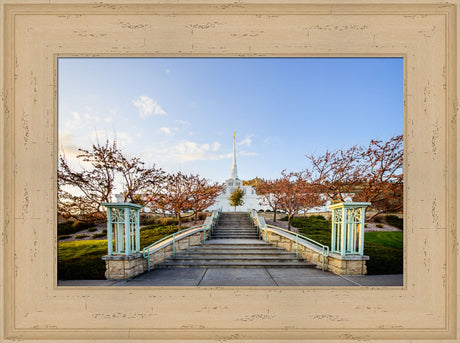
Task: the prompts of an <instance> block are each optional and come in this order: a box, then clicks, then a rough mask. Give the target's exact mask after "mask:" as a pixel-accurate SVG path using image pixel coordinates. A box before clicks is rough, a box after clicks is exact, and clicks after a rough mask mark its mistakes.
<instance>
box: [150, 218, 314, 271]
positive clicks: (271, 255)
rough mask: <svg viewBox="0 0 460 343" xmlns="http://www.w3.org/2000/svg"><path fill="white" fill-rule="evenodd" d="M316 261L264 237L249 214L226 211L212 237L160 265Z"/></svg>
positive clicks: (292, 265)
mask: <svg viewBox="0 0 460 343" xmlns="http://www.w3.org/2000/svg"><path fill="white" fill-rule="evenodd" d="M314 266H315V264H313V263H308V262H305V261H304V260H303V259H300V258H297V257H296V256H295V253H291V252H287V251H286V250H284V249H282V248H277V247H274V246H272V245H271V244H268V243H265V242H264V241H263V240H260V239H259V237H258V234H257V229H256V228H255V227H254V226H253V225H252V223H251V219H250V218H249V215H248V214H246V213H238V212H237V213H232V212H229V213H222V215H221V217H220V218H219V223H218V225H217V226H216V227H215V228H214V230H213V233H212V236H211V239H208V240H207V241H206V242H205V243H204V244H200V245H195V246H191V247H189V248H188V249H187V250H185V251H183V252H178V253H176V256H175V258H169V259H166V260H165V261H164V262H162V263H160V264H159V265H157V267H158V268H191V267H194V268H261V267H262V268H263V267H265V268H306V267H314Z"/></svg>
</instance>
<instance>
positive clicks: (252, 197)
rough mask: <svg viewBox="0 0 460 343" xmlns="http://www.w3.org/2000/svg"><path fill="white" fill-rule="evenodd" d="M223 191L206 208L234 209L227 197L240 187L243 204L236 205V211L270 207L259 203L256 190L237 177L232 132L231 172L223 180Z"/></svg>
mask: <svg viewBox="0 0 460 343" xmlns="http://www.w3.org/2000/svg"><path fill="white" fill-rule="evenodd" d="M225 186H226V187H225V191H224V192H223V193H222V194H220V195H219V196H218V197H217V199H216V202H215V203H214V205H213V206H211V207H209V208H208V210H209V211H212V210H217V209H219V208H222V211H224V212H232V211H234V210H235V208H234V207H232V206H230V204H229V200H228V198H229V197H230V195H231V194H232V192H233V191H234V190H235V189H237V188H238V187H240V189H242V190H243V192H244V197H243V201H244V203H243V205H242V206H237V207H236V211H237V212H242V211H247V210H248V209H251V210H252V209H255V210H260V209H262V210H267V209H270V207H268V206H264V205H260V202H261V197H259V196H258V195H257V194H256V190H255V189H254V188H253V187H252V186H243V181H242V180H240V179H239V178H238V170H237V166H236V152H235V133H233V163H232V174H231V176H230V179H228V180H226V181H225Z"/></svg>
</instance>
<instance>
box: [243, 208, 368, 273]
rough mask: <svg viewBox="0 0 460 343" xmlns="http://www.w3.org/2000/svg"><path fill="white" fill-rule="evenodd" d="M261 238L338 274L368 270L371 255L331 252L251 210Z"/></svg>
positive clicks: (325, 246)
mask: <svg viewBox="0 0 460 343" xmlns="http://www.w3.org/2000/svg"><path fill="white" fill-rule="evenodd" d="M249 215H250V217H251V218H252V220H253V222H254V225H255V226H256V227H257V229H258V232H259V235H260V237H261V239H263V240H265V241H266V242H267V243H270V244H273V245H275V246H277V247H282V248H284V249H286V250H287V251H290V252H295V253H296V256H297V257H301V258H304V259H305V260H306V261H308V262H311V263H315V264H316V265H317V267H318V268H321V269H322V270H325V271H330V272H332V273H334V274H337V275H364V274H366V272H367V269H366V262H365V261H366V260H368V259H369V256H365V255H364V256H361V255H345V256H342V255H340V254H336V253H330V251H329V247H328V246H327V245H323V244H321V243H319V242H316V241H314V240H312V239H310V238H309V237H306V236H304V235H300V234H298V233H295V232H291V231H288V230H284V229H282V228H279V227H276V226H272V225H267V224H266V223H265V220H264V218H263V217H261V216H259V215H258V214H257V212H256V211H255V210H252V211H249Z"/></svg>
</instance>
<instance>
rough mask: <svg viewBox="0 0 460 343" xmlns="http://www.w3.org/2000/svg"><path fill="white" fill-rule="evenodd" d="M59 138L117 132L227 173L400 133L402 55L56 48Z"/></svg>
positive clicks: (196, 168) (258, 169) (130, 143)
mask: <svg viewBox="0 0 460 343" xmlns="http://www.w3.org/2000/svg"><path fill="white" fill-rule="evenodd" d="M58 122H59V131H58V132H59V149H60V152H61V153H62V152H64V153H65V155H66V157H67V159H68V160H69V161H70V162H71V163H72V164H74V166H76V165H77V164H76V159H75V156H76V154H77V148H78V147H82V148H89V147H90V145H91V143H94V142H96V139H99V140H100V141H102V142H103V141H104V140H105V139H106V137H109V138H110V139H112V138H113V137H117V140H118V142H119V146H121V148H122V149H123V151H125V152H126V153H127V154H128V155H131V156H140V157H142V159H143V160H144V161H145V162H146V163H147V164H149V165H150V164H152V163H155V164H156V165H157V166H159V167H161V168H163V169H164V170H166V171H168V172H172V171H177V170H181V171H183V172H186V173H194V174H200V175H201V176H202V177H206V178H208V179H211V180H214V181H219V182H222V181H224V180H225V179H227V178H229V177H230V172H231V164H232V158H231V156H232V144H233V139H232V135H233V131H236V132H237V133H236V140H237V164H238V175H239V177H240V179H243V180H246V179H252V178H254V177H256V176H258V177H262V178H276V177H278V176H279V174H280V172H281V171H282V170H283V169H287V170H290V171H299V170H301V169H304V168H305V167H307V165H308V160H307V159H306V157H305V155H306V154H322V153H323V152H324V151H325V150H326V149H330V150H335V149H337V148H342V147H345V148H346V147H351V146H353V145H355V144H358V145H367V144H368V143H369V141H370V140H371V139H382V140H387V139H389V138H390V137H392V136H394V135H397V134H401V133H402V132H403V60H402V58H60V59H59V64H58Z"/></svg>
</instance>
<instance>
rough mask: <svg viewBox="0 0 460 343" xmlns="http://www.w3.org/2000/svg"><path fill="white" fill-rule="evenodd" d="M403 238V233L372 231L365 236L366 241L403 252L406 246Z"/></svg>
mask: <svg viewBox="0 0 460 343" xmlns="http://www.w3.org/2000/svg"><path fill="white" fill-rule="evenodd" d="M403 237H404V236H403V232H402V231H372V232H367V233H366V234H365V235H364V240H365V241H366V242H372V243H377V244H381V245H383V246H386V247H389V248H394V249H399V250H402V249H403V246H404V244H403Z"/></svg>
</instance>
